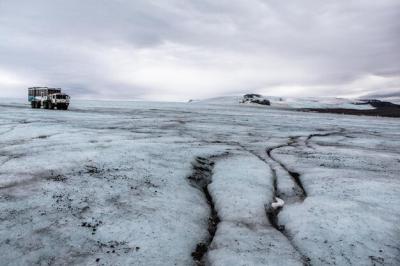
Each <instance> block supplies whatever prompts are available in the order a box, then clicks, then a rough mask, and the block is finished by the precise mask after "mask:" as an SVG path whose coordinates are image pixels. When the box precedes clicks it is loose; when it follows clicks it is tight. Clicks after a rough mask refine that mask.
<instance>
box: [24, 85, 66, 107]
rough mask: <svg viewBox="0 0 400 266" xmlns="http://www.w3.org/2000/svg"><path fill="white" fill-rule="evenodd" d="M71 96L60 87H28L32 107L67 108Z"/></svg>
mask: <svg viewBox="0 0 400 266" xmlns="http://www.w3.org/2000/svg"><path fill="white" fill-rule="evenodd" d="M69 100H70V97H69V96H68V95H67V94H65V93H62V92H61V89H60V88H48V87H31V88H28V101H29V102H30V104H31V107H32V108H41V107H43V109H54V108H57V110H67V109H68V106H69Z"/></svg>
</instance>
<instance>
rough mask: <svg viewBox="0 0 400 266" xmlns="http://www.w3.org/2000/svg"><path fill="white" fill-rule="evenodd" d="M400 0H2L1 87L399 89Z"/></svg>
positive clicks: (93, 92)
mask: <svg viewBox="0 0 400 266" xmlns="http://www.w3.org/2000/svg"><path fill="white" fill-rule="evenodd" d="M399 17H400V2H399V1H397V0H382V1H363V0H352V1H317V0H305V1H301V2H300V1H295V0H293V1H279V0H270V1H267V0H264V1H263V0H233V1H232V0H230V1H227V0H219V1H212V0H205V1H196V0H191V1H180V0H172V1H149V0H136V1H128V0H113V1H109V0H85V1H78V0H69V1H64V0H37V1H30V0H0V91H1V93H2V96H25V92H26V87H27V86H32V85H47V86H58V87H63V88H67V89H68V92H69V93H70V94H71V95H72V96H74V97H80V98H102V99H155V100H186V99H189V98H205V97H213V96H220V95H226V94H239V93H245V92H260V93H264V94H269V95H296V96H310V95H324V96H358V95H363V94H371V93H384V92H385V91H390V92H393V91H396V90H400V64H399V63H398V62H400V51H399V47H400V20H399V19H398V18H399Z"/></svg>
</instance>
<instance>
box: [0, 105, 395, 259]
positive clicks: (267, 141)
mask: <svg viewBox="0 0 400 266" xmlns="http://www.w3.org/2000/svg"><path fill="white" fill-rule="evenodd" d="M282 202H284V203H282ZM273 203H274V204H273ZM282 204H283V207H281V208H280V207H279V206H282ZM272 205H273V206H274V208H273V207H272ZM0 264H1V265H60V264H61V265H71V264H75V265H76V264H78V265H204V264H205V265H400V120H399V119H395V118H375V117H361V116H343V115H335V114H318V113H304V112H295V111H288V110H282V109H277V108H274V107H271V108H270V107H263V108H260V107H257V106H252V105H234V104H226V103H225V102H224V101H223V100H220V101H215V102H213V103H206V102H196V103H186V104H185V103H146V102H96V101H90V102H89V101H86V102H84V101H73V103H72V105H71V107H70V110H69V111H57V110H43V109H30V108H29V107H28V106H27V104H26V103H23V102H18V101H11V100H0Z"/></svg>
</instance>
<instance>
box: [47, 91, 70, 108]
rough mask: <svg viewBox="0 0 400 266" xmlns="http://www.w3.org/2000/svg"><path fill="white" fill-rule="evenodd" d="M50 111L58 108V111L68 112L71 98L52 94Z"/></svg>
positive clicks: (63, 94)
mask: <svg viewBox="0 0 400 266" xmlns="http://www.w3.org/2000/svg"><path fill="white" fill-rule="evenodd" d="M49 103H50V105H49V109H53V108H50V107H52V106H54V107H57V109H61V110H67V109H68V106H69V96H68V95H67V94H65V93H54V94H50V99H49Z"/></svg>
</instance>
